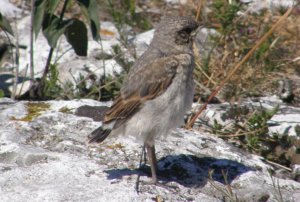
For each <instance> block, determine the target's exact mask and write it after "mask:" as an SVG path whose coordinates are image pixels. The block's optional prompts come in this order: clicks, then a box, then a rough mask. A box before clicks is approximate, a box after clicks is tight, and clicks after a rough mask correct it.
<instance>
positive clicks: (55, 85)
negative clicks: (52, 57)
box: [43, 64, 62, 99]
mask: <svg viewBox="0 0 300 202" xmlns="http://www.w3.org/2000/svg"><path fill="white" fill-rule="evenodd" d="M58 74H59V72H58V70H57V65H54V64H51V65H50V71H49V74H48V75H47V78H46V80H45V84H44V87H43V96H44V98H45V99H55V98H57V97H59V96H60V95H61V93H62V88H61V87H60V85H59V82H58Z"/></svg>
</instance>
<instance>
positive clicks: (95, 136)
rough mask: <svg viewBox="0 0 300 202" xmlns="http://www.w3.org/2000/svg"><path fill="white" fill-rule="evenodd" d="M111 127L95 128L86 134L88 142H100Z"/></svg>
mask: <svg viewBox="0 0 300 202" xmlns="http://www.w3.org/2000/svg"><path fill="white" fill-rule="evenodd" d="M110 132H111V129H103V128H102V127H99V128H97V129H96V130H94V131H93V132H92V133H91V134H90V135H89V136H88V143H89V144H90V143H100V142H103V140H105V138H107V136H108V135H109V134H110Z"/></svg>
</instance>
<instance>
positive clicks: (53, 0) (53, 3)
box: [49, 0, 60, 14]
mask: <svg viewBox="0 0 300 202" xmlns="http://www.w3.org/2000/svg"><path fill="white" fill-rule="evenodd" d="M59 2H60V1H59V0H49V13H51V14H53V13H54V11H55V9H56V8H57V6H58V4H59Z"/></svg>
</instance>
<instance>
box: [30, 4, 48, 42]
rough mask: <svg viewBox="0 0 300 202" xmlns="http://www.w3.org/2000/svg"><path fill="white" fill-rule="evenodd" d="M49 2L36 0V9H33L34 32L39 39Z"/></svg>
mask: <svg viewBox="0 0 300 202" xmlns="http://www.w3.org/2000/svg"><path fill="white" fill-rule="evenodd" d="M46 5H47V0H35V2H34V9H33V15H34V20H33V30H34V35H35V38H37V36H38V34H39V32H40V30H41V27H42V23H43V19H44V15H45V10H46Z"/></svg>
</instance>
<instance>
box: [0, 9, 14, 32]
mask: <svg viewBox="0 0 300 202" xmlns="http://www.w3.org/2000/svg"><path fill="white" fill-rule="evenodd" d="M0 28H1V29H3V30H4V31H6V32H8V33H10V34H11V35H14V32H13V30H12V28H11V26H10V24H9V22H8V20H7V19H6V18H5V17H4V16H3V15H2V14H1V13H0Z"/></svg>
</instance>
